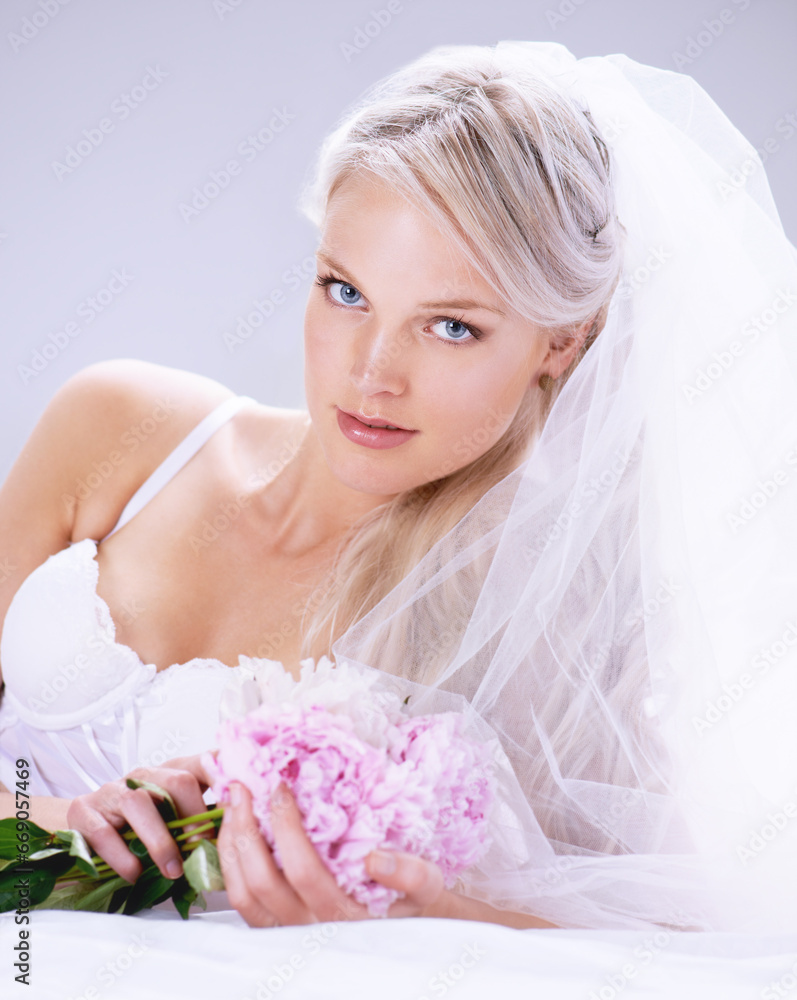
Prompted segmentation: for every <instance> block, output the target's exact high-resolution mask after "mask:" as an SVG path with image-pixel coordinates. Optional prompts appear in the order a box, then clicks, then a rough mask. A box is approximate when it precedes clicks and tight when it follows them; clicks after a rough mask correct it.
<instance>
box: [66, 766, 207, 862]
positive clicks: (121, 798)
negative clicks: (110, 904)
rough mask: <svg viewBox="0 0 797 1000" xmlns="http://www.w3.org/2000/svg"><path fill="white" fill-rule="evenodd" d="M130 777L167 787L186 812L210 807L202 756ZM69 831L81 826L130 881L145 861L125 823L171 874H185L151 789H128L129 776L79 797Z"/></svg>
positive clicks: (137, 771)
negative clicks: (135, 849) (125, 833)
mask: <svg viewBox="0 0 797 1000" xmlns="http://www.w3.org/2000/svg"><path fill="white" fill-rule="evenodd" d="M128 777H131V778H136V779H137V780H138V781H148V782H151V783H152V784H154V785H159V786H160V787H161V788H163V789H165V790H166V791H167V792H168V793H169V794H170V795H171V797H172V798H173V799H174V804H175V806H176V807H177V812H178V815H180V816H195V815H196V814H197V813H202V812H205V811H206V809H207V806H206V805H205V801H204V799H203V798H202V792H203V791H204V790H205V789H206V788H207V787H208V776H207V774H206V773H205V769H204V768H203V767H202V765H201V763H200V757H199V755H196V756H194V757H177V758H175V759H174V760H168V761H166V763H165V764H164V765H163V767H137V768H135V770H133V771H131V772H130V774H129V775H128ZM67 823H68V826H69V829H71V830H79V831H80V832H81V833H82V834H83V836H84V837H85V838H86V840H87V841H88V844H89V846H90V847H91V848H92V849H93V850H94V852H95V853H96V854H99V856H100V857H101V858H102V859H103V860H104V861H107V862H108V864H109V865H110V866H111V868H113V869H114V870H115V871H117V872H118V873H119V874H120V875H121V876H122V878H124V879H126V880H127V881H128V882H135V880H136V879H137V878H138V876H139V875H140V874H141V870H142V869H141V862H140V861H139V859H138V858H137V857H136V856H135V855H134V854H133V852H132V851H131V850H130V849H129V848H128V846H127V844H126V843H125V841H124V839H123V838H122V836H121V835H120V834H119V833H118V830H120V829H121V828H122V827H124V826H125V825H129V826H130V827H132V829H133V830H135V832H136V834H137V835H138V837H139V839H140V840H141V841H142V843H143V844H144V846H145V847H146V848H147V850H148V851H149V854H150V857H151V858H152V860H153V861H154V862H155V864H156V865H157V866H158V868H159V869H160V872H161V874H162V875H163V876H165V877H166V878H171V879H175V878H179V877H180V875H182V873H183V864H182V860H181V857H180V850H179V848H178V846H177V844H176V843H175V841H174V838H173V837H172V835H171V833H170V832H169V829H168V827H167V826H166V823H165V822H164V820H163V819H162V817H161V815H160V813H159V812H158V810H157V809H156V807H155V802H154V800H153V798H152V796H151V795H150V793H149V792H147V791H145V790H144V789H143V788H138V789H135V790H134V789H132V788H128V787H127V784H126V778H119V779H118V780H117V781H109V782H107V783H106V784H104V785H102V786H101V787H100V788H98V789H97V791H96V792H89V793H87V794H86V795H79V796H77V798H74V799H73V800H72V802H71V804H70V806H69V809H68V811H67Z"/></svg>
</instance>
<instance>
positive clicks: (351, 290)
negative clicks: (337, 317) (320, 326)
mask: <svg viewBox="0 0 797 1000" xmlns="http://www.w3.org/2000/svg"><path fill="white" fill-rule="evenodd" d="M315 284H316V285H318V286H319V287H320V288H327V287H328V288H330V289H332V288H333V287H335V286H336V285H337V286H339V287H340V296H341V297H340V298H339V299H336V298H334V296H333V299H332V301H333V302H335V303H336V304H337V305H340V306H356V305H357V304H358V301H359V300H360V299H361V298H362V294H361V293H360V292H358V291H357V289H356V288H355V287H354V285H350V284H349V283H348V282H347V281H340V280H339V279H338V278H335V277H333V276H332V275H331V274H323V275H322V274H319V275H317V276H316V279H315ZM330 294H331V292H330ZM440 323H446V324H451V326H452V327H454V329H453V330H451V329H449V330H447V332H448V334H449V336H448V337H438V338H437V339H438V340H440V341H442V343H444V344H453V345H454V346H455V347H457V346H459V345H461V344H467V343H468V342H469V341H472V340H481V338H482V336H483V334H482V333H481V331H480V330H477V329H476V327H474V326H469V325H468V324H467V323H463V322H462V318H461V317H459V316H440V317H438V318H437V319H436V320H434V322H433V323H432V326H433V327H434V326H439V324H440Z"/></svg>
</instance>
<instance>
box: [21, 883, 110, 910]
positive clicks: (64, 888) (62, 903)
mask: <svg viewBox="0 0 797 1000" xmlns="http://www.w3.org/2000/svg"><path fill="white" fill-rule="evenodd" d="M97 888H98V887H97V884H96V882H90V881H89V880H88V879H81V880H80V881H78V882H70V883H68V884H67V885H58V884H56V886H55V888H54V889H53V891H52V892H51V893H50V895H49V896H48V897H47V899H45V900H44V902H43V903H39V904H38V905H37V906H35V907H33V909H35V910H79V909H82V907H81V906H80V903H81V902H82V901H83V900H85V898H86V897H87V896H89V895H90V894H91V893H93V892H95V891H96V890H97Z"/></svg>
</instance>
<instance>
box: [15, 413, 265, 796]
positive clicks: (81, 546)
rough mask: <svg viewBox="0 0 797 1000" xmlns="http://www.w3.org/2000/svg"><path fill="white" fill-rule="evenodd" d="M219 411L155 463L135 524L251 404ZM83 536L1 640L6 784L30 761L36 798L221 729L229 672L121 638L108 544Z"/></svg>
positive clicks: (75, 787)
mask: <svg viewBox="0 0 797 1000" xmlns="http://www.w3.org/2000/svg"><path fill="white" fill-rule="evenodd" d="M250 401H251V400H250V397H248V396H238V397H234V398H232V399H228V400H226V401H225V402H223V403H221V404H220V405H219V406H217V407H216V408H215V409H214V410H212V411H211V412H210V413H209V414H208V415H207V416H206V417H205V418H204V419H203V420H202V421H200V423H199V424H197V426H196V427H195V428H194V429H193V430H192V431H191V432H190V433H189V434H188V435H187V436H186V437H185V438H184V439H183V441H182V442H180V444H179V445H178V446H177V448H175V449H174V451H173V452H172V453H171V454H170V455H168V456H167V458H166V459H165V460H164V461H163V462H162V463H161V464H160V465H159V466H158V467H157V468H156V469H155V470H154V472H153V473H152V475H151V476H150V477H149V478H148V479H147V480H146V481H145V482H144V483H143V485H142V486H141V487H140V488H139V490H137V492H136V493H135V494H134V495H133V497H132V498H131V499H130V501H129V502H128V504H127V505H126V507H125V509H124V511H123V512H122V515H121V516H120V519H119V522H118V523H117V525H116V527H115V528H114V529H113V530H112V531H111V532H109V533H108V535H106V536H105V537H106V538H107V537H109V535H111V534H113V532H114V531H116V530H118V529H119V528H120V527H121V526H122V524H123V523H127V521H129V520H130V518H131V517H133V516H134V515H135V514H136V513H138V511H139V510H140V509H141V508H142V507H143V506H144V504H145V503H146V502H148V501H149V500H151V499H152V497H153V496H155V494H156V493H157V492H158V490H159V489H161V488H163V486H165V485H166V483H167V482H168V481H169V480H170V479H171V478H172V477H173V476H174V475H175V474H176V473H177V471H178V470H179V469H181V468H182V467H183V466H184V465H185V463H186V462H187V461H188V460H189V459H190V458H191V457H192V456H193V455H195V454H196V452H197V451H198V450H199V449H200V448H201V447H202V445H203V444H204V443H205V442H206V441H207V440H208V439H209V438H210V437H211V435H212V434H213V433H215V431H216V430H217V429H218V428H219V427H221V426H222V425H223V424H224V423H226V421H228V420H230V419H231V418H232V417H233V416H234V415H235V414H236V413H237V412H238V411H239V410H240V409H241V407H242V406H244V405H245V404H246V403H247V402H250ZM99 544H101V543H98V542H96V541H95V540H94V539H91V538H85V539H83V540H82V541H80V542H76V543H73V544H71V545H70V546H69V547H68V548H66V549H62V550H61V551H60V552H56V553H55V554H54V555H52V556H50V557H49V558H48V559H47V560H46V561H45V562H44V563H42V565H40V566H38V567H37V568H36V569H35V570H33V572H32V573H31V574H30V575H29V576H28V577H27V578H26V579H25V580H24V581H23V583H22V584H21V586H20V588H19V590H18V591H17V592H16V594H15V595H14V598H13V600H12V601H11V604H10V606H9V608H8V611H7V613H6V617H5V622H4V623H3V632H2V638H1V639H0V662H1V663H2V665H3V679H4V681H5V685H6V686H5V690H4V692H3V697H2V701H0V781H2V783H3V784H4V785H6V787H12V784H13V781H14V780H15V779H14V777H13V771H14V763H15V761H16V760H17V758H19V757H24V758H25V759H26V760H28V761H29V762H30V764H31V768H32V778H31V781H32V785H31V789H32V794H34V795H48V794H49V795H58V796H63V797H68V798H71V797H73V796H75V795H80V794H82V793H84V792H87V791H91V790H93V789H95V788H98V787H99V786H100V785H101V784H103V783H104V782H106V781H110V780H114V779H116V778H118V777H120V776H121V775H123V774H125V773H127V772H128V771H130V770H131V769H132V768H133V767H135V766H136V765H138V764H147V765H153V766H157V765H159V764H162V763H163V762H164V761H165V760H168V759H169V758H171V757H176V756H184V755H187V754H192V753H200V752H202V751H204V750H207V749H208V747H209V745H211V743H212V740H213V738H214V735H215V732H216V728H217V726H218V720H219V715H218V704H219V697H220V693H221V691H222V690H223V688H224V687H225V685H226V684H227V683H228V681H229V679H230V671H231V670H238V669H240V664H239V665H232V666H227V665H225V664H223V663H221V662H220V661H219V660H215V659H207V658H195V659H192V660H190V661H188V662H187V663H182V664H174V665H173V666H170V667H169V668H168V669H166V670H162V671H161V672H160V673H159V672H158V671H157V670H156V667H155V665H154V664H152V663H149V664H146V663H144V662H143V661H142V660H141V659H140V657H139V656H138V654H137V653H136V652H135V651H134V650H132V649H130V647H129V646H126V645H124V644H123V643H119V642H117V641H116V627H115V624H114V622H113V620H112V618H111V613H110V609H109V608H108V605H107V604H106V603H105V601H104V600H103V599H102V598H101V597H100V596H99V594H98V593H97V580H98V576H99V567H98V564H97V560H96V555H97V549H98V545H99Z"/></svg>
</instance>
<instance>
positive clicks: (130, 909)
mask: <svg viewBox="0 0 797 1000" xmlns="http://www.w3.org/2000/svg"><path fill="white" fill-rule="evenodd" d="M174 882H175V880H174V879H170V878H165V877H164V876H163V875H161V873H160V872H159V871H158V869H157V868H156V867H155V865H152V867H151V868H145V869H144V871H143V872H142V873H141V875H139V877H138V878H137V879H136V882H135V884H134V886H133V888H132V889H131V890H130V894H129V896H128V897H127V901H126V902H125V905H124V912H125V913H130V914H132V913H138V911H139V910H146V909H148V908H149V907H151V906H157V904H158V903H162V902H163V900H164V899H168V898H169V896H170V895H171V894H172V890H173V888H174Z"/></svg>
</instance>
